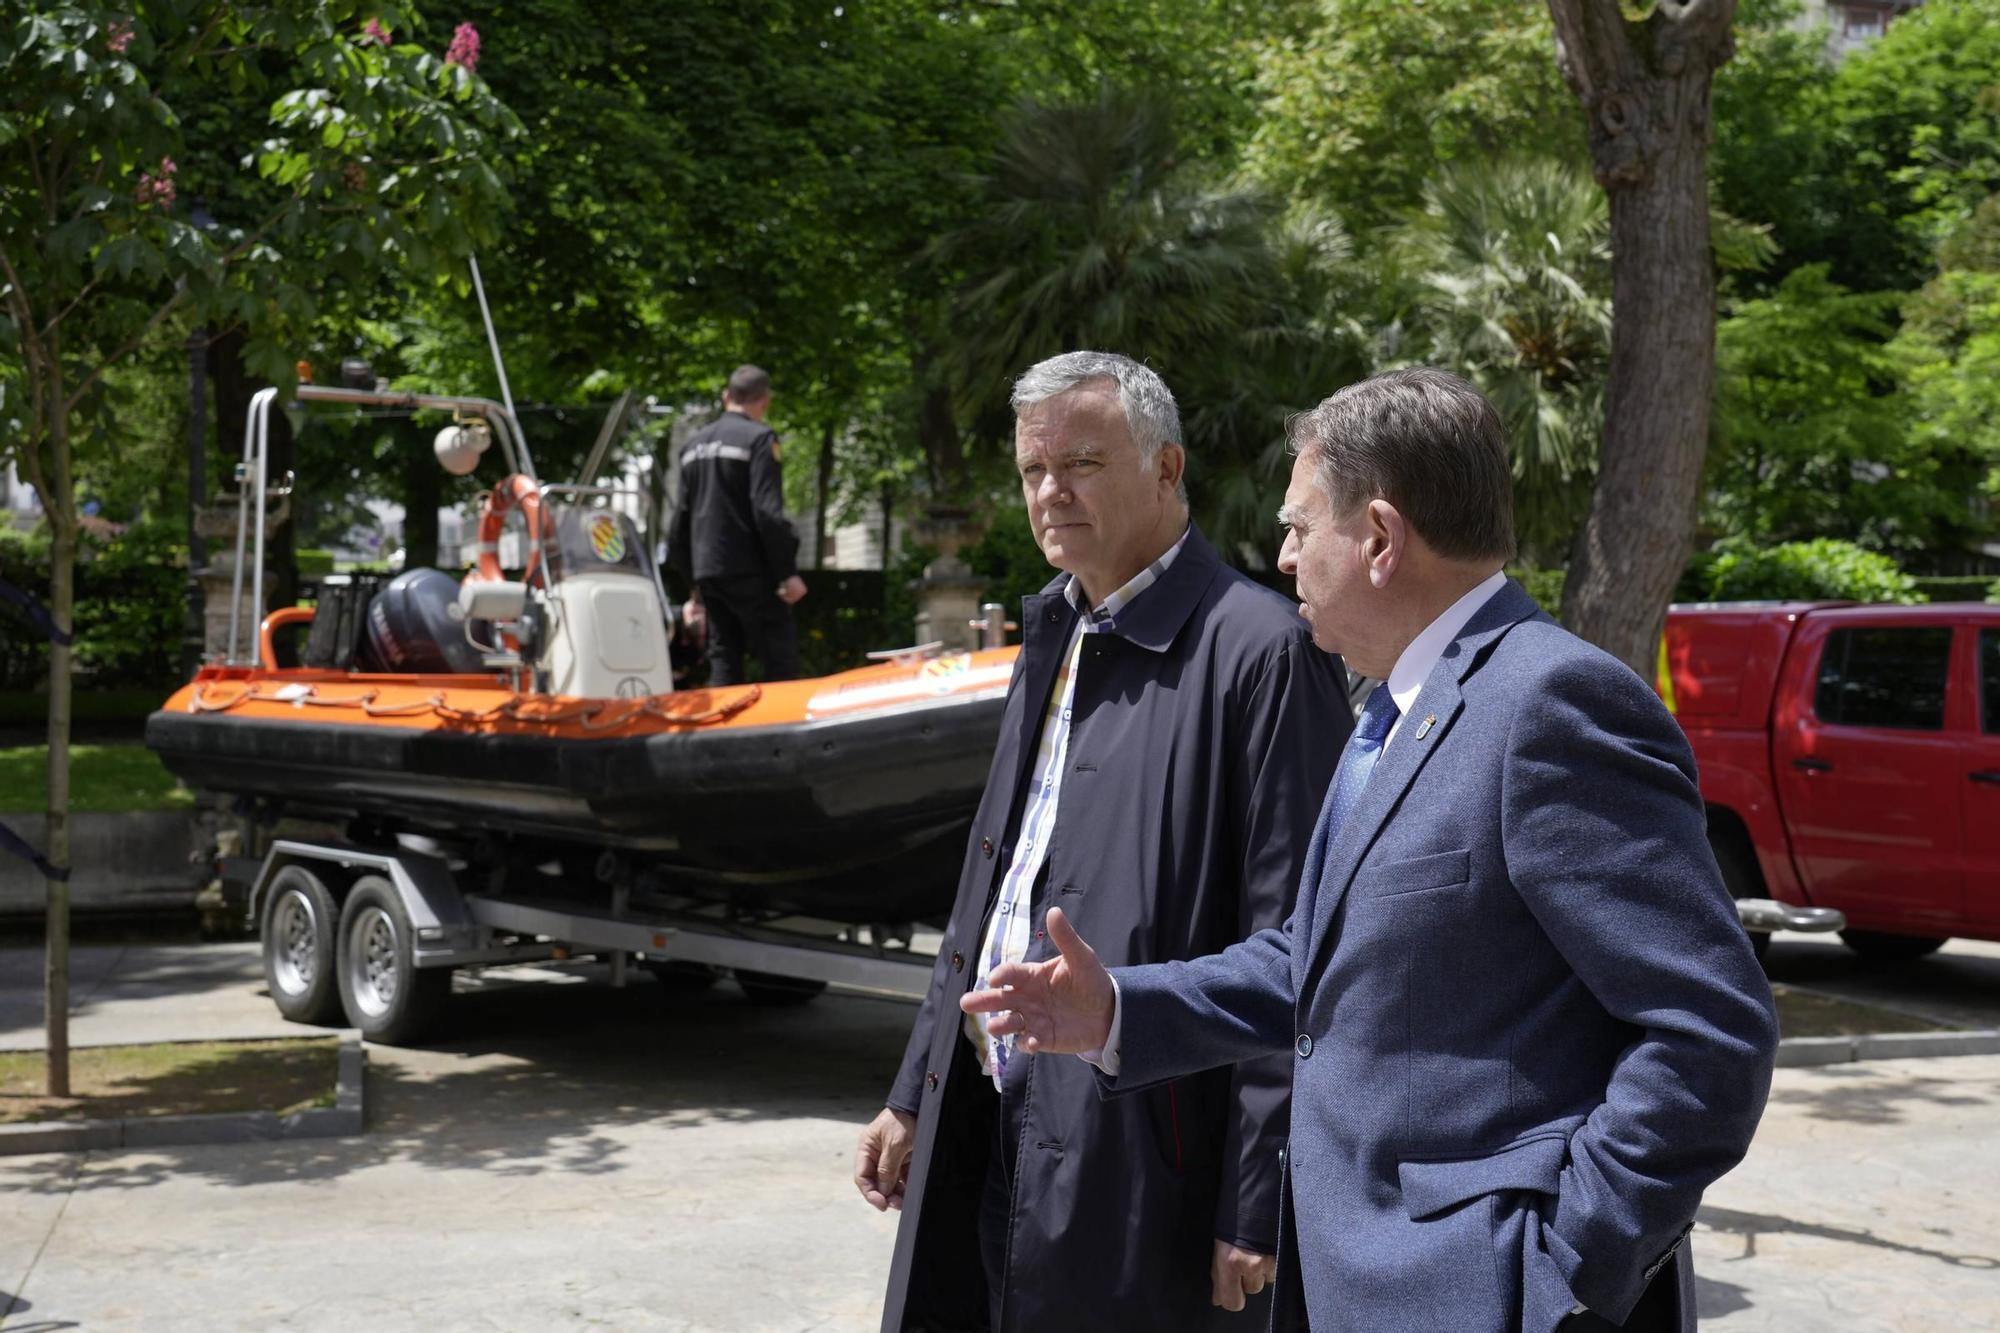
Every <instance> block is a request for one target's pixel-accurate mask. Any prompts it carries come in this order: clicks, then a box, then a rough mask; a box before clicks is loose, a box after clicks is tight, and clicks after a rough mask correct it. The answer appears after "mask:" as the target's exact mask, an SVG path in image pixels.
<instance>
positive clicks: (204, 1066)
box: [0, 1037, 340, 1124]
mask: <svg viewBox="0 0 2000 1333" xmlns="http://www.w3.org/2000/svg"><path fill="white" fill-rule="evenodd" d="M339 1052H340V1039H339V1038H338V1037H310V1038H298V1039H293V1040H287V1041H201V1042H161V1043H158V1044H156V1045H151V1046H92V1047H85V1048H82V1049H80V1050H73V1051H71V1052H70V1056H69V1085H70V1089H71V1091H73V1092H74V1093H76V1094H77V1095H76V1096H74V1097H48V1096H44V1095H43V1092H42V1090H43V1089H44V1088H46V1087H47V1086H48V1084H47V1081H46V1077H47V1075H46V1059H47V1057H46V1054H45V1053H44V1052H42V1051H0V1124H18V1123H20V1122H21V1121H24V1120H115V1119H123V1118H127V1117H134V1116H150V1115H195V1114H202V1113H206V1112H212V1111H276V1112H279V1113H281V1114H283V1113H287V1112H291V1111H303V1110H306V1109H307V1108H309V1107H315V1106H331V1105H333V1101H334V1083H335V1081H336V1080H337V1079H338V1077H339Z"/></svg>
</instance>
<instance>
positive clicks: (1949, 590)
mask: <svg viewBox="0 0 2000 1333" xmlns="http://www.w3.org/2000/svg"><path fill="white" fill-rule="evenodd" d="M1914 582H1915V583H1916V587H1917V592H1918V593H1920V594H1921V595H1922V599H1923V600H1924V601H1927V602H1983V601H1985V600H1987V596H1986V595H1987V593H1988V592H1989V591H1990V590H1991V588H1992V586H1993V580H1992V579H1990V578H1988V577H1987V576H1986V575H1984V574H1943V575H1922V574H1919V575H1918V576H1917V577H1916V578H1915V580H1914Z"/></svg>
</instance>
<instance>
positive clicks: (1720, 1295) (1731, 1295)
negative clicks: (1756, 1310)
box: [1694, 1269, 1755, 1319]
mask: <svg viewBox="0 0 2000 1333" xmlns="http://www.w3.org/2000/svg"><path fill="white" fill-rule="evenodd" d="M1749 1290H1750V1289H1749V1288H1748V1287H1739V1286H1737V1285H1736V1284H1735V1283H1734V1282H1720V1281H1717V1280H1716V1279H1715V1278H1712V1277H1703V1276H1702V1275H1701V1272H1700V1270H1699V1269H1697V1270H1696V1272H1695V1275H1694V1308H1695V1313H1696V1315H1698V1316H1699V1317H1700V1318H1702V1319H1720V1318H1722V1316H1724V1315H1726V1314H1735V1313H1736V1312H1737V1311H1738V1310H1748V1309H1749V1308H1750V1307H1751V1306H1752V1305H1753V1304H1755V1302H1753V1301H1752V1300H1751V1299H1750V1297H1749V1295H1748V1292H1749Z"/></svg>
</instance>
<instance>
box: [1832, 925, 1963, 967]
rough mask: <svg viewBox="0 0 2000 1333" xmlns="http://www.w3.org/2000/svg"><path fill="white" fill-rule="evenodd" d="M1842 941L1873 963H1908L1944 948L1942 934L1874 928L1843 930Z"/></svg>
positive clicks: (1841, 933)
mask: <svg viewBox="0 0 2000 1333" xmlns="http://www.w3.org/2000/svg"><path fill="white" fill-rule="evenodd" d="M1840 942H1841V943H1842V944H1845V945H1846V946H1847V947H1848V948H1850V949H1852V950H1854V952H1856V953H1858V954H1860V955H1861V956H1862V957H1863V958H1866V959H1867V960H1868V961H1869V962H1871V963H1907V962H1909V961H1910V960H1911V959H1914V958H1923V957H1925V956H1927V955H1929V954H1934V953H1936V952H1937V951H1938V950H1939V949H1942V948H1944V943H1945V937H1944V936H1942V935H1886V934H1883V933H1882V932H1880V931H1874V930H1843V931H1841V932H1840Z"/></svg>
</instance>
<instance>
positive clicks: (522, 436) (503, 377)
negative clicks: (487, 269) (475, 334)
mask: <svg viewBox="0 0 2000 1333" xmlns="http://www.w3.org/2000/svg"><path fill="white" fill-rule="evenodd" d="M469 258H470V259H471V261H472V290H473V291H474V292H476V293H478V296H479V318H480V321H481V322H482V323H484V324H485V325H486V345H487V347H489V348H491V349H492V351H493V371H494V373H495V374H496V375H498V376H499V377H500V401H501V403H502V404H503V405H504V406H505V407H506V409H507V420H508V421H510V422H512V423H513V426H514V435H515V437H516V438H517V439H519V440H520V442H521V460H522V462H524V463H527V466H526V467H525V468H523V469H522V470H523V471H525V472H526V473H527V474H528V477H529V479H530V480H531V481H539V480H541V478H539V477H537V476H535V467H534V464H533V463H532V462H529V461H528V436H527V432H525V431H523V430H522V429H521V418H520V417H519V415H517V414H516V413H515V411H514V391H513V390H512V389H510V388H508V387H507V363H506V362H505V361H503V360H502V359H501V358H500V335H499V334H497V333H495V332H494V331H493V311H492V309H491V308H490V307H489V306H488V305H487V304H486V283H485V282H484V281H483V280H482V279H481V278H480V276H479V256H478V255H471V256H469Z"/></svg>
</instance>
